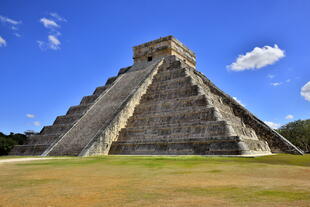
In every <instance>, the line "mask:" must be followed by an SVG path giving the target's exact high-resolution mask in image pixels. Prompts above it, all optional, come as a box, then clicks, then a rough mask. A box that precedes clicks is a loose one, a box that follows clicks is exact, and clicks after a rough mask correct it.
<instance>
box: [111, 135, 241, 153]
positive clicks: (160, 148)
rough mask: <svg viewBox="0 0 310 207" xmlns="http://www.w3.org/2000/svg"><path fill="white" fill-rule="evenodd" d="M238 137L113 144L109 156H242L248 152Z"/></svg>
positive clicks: (189, 138)
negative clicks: (241, 145)
mask: <svg viewBox="0 0 310 207" xmlns="http://www.w3.org/2000/svg"><path fill="white" fill-rule="evenodd" d="M240 142H241V141H240V139H239V138H238V137H221V138H220V139H196V138H191V137H188V138H187V139H180V140H179V141H178V140H172V141H161V140H150V141H145V142H118V141H117V142H113V143H112V146H111V148H110V152H109V154H127V155H193V154H195V155H241V154H246V153H247V152H246V151H245V150H244V149H243V148H242V147H240V144H239V143H240Z"/></svg>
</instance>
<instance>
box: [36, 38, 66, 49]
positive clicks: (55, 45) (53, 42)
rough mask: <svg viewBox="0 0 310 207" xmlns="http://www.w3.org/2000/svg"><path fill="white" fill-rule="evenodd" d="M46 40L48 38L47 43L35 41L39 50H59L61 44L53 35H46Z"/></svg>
mask: <svg viewBox="0 0 310 207" xmlns="http://www.w3.org/2000/svg"><path fill="white" fill-rule="evenodd" d="M47 38H48V41H47V42H44V41H40V40H38V41H37V43H38V46H39V48H40V49H42V50H46V49H52V50H59V49H60V44H61V42H60V41H59V39H58V38H57V37H56V36H55V35H48V37H47Z"/></svg>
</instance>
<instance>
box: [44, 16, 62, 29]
mask: <svg viewBox="0 0 310 207" xmlns="http://www.w3.org/2000/svg"><path fill="white" fill-rule="evenodd" d="M40 22H41V23H42V24H43V25H44V27H46V28H49V29H52V28H57V27H59V25H58V24H57V23H56V22H55V21H53V20H51V19H47V18H45V17H43V18H41V19H40Z"/></svg>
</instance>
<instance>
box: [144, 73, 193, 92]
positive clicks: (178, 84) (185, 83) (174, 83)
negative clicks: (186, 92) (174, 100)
mask: <svg viewBox="0 0 310 207" xmlns="http://www.w3.org/2000/svg"><path fill="white" fill-rule="evenodd" d="M191 85H193V84H192V82H191V77H189V76H184V77H180V78H176V79H172V80H169V81H162V82H154V83H152V85H151V86H150V87H149V88H148V92H153V91H159V90H169V89H175V88H182V87H190V86H191Z"/></svg>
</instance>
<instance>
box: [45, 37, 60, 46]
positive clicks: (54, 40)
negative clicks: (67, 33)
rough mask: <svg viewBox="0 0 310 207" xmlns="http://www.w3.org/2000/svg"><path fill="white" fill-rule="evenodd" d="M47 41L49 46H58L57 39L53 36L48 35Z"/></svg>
mask: <svg viewBox="0 0 310 207" xmlns="http://www.w3.org/2000/svg"><path fill="white" fill-rule="evenodd" d="M48 40H49V41H50V43H51V44H53V45H55V46H58V45H60V41H59V39H57V37H56V36H54V35H49V36H48Z"/></svg>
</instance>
